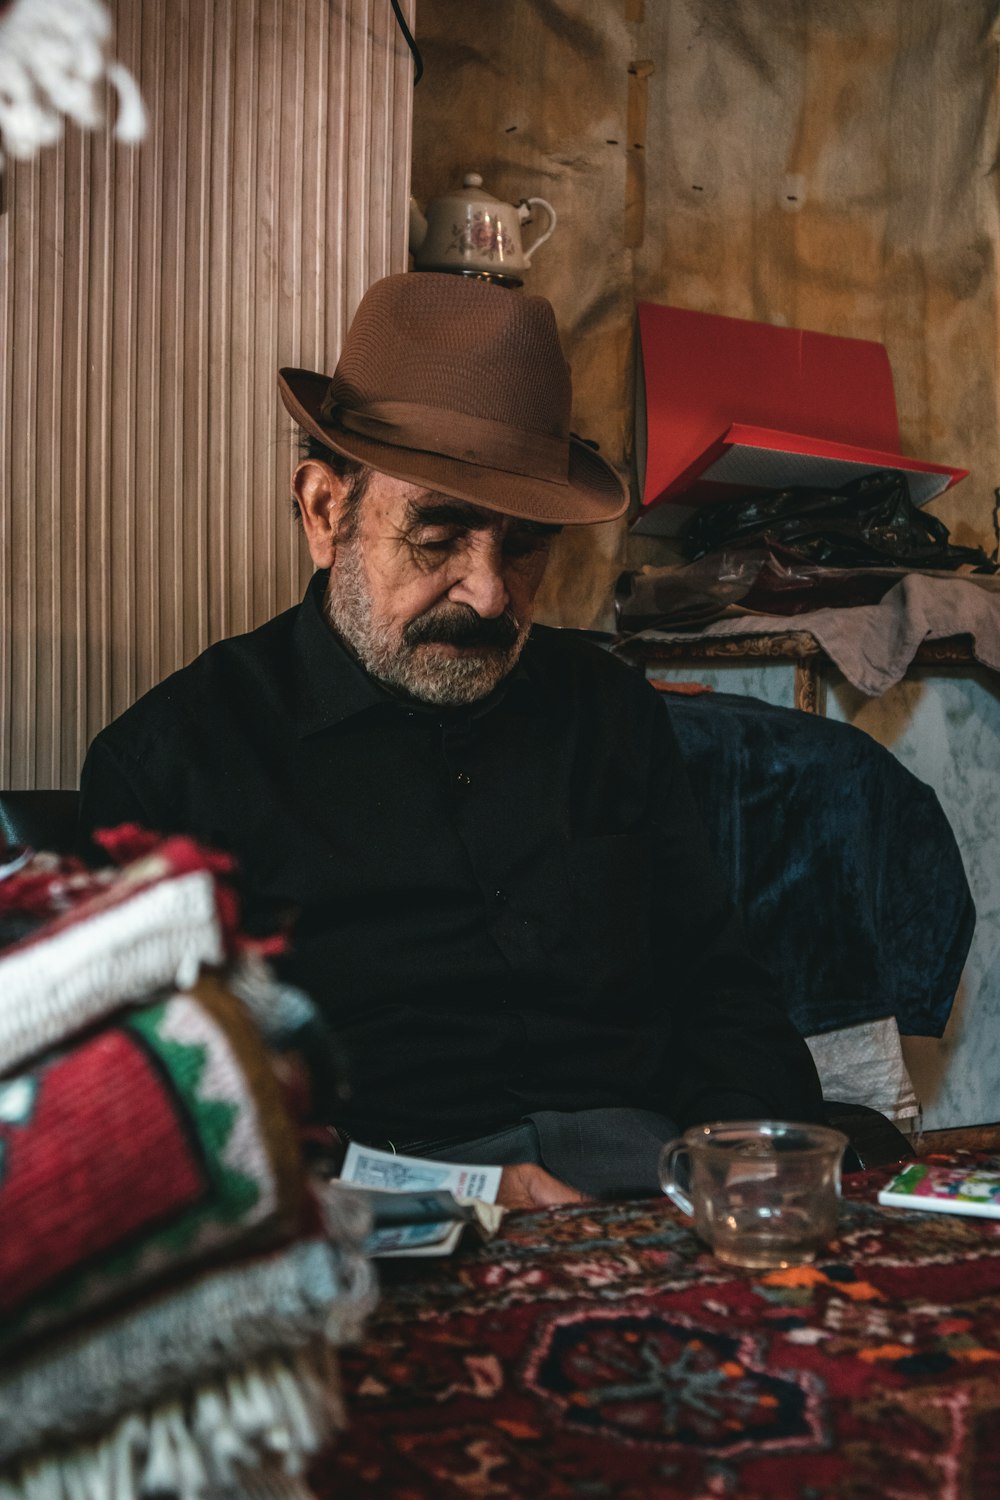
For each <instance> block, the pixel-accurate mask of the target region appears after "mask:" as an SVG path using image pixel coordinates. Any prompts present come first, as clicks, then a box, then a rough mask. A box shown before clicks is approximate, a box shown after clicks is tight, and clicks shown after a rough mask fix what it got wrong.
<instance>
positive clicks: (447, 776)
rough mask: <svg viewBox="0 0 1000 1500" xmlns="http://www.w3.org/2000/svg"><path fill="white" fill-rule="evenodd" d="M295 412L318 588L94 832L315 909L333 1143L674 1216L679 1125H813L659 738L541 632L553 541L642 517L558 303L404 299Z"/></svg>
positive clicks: (153, 734)
mask: <svg viewBox="0 0 1000 1500" xmlns="http://www.w3.org/2000/svg"><path fill="white" fill-rule="evenodd" d="M279 384H280V390H281V395H282V398H283V400H284V402H285V405H286V407H287V408H288V410H289V411H290V413H291V414H292V416H293V417H294V418H295V420H296V422H297V423H298V424H299V426H300V427H301V428H303V429H304V431H305V433H307V434H308V435H309V440H308V444H309V446H308V456H307V457H306V458H305V459H304V460H303V462H301V463H300V464H299V465H298V467H297V468H296V470H295V473H294V475H293V478H292V489H293V493H294V497H295V501H296V505H297V508H298V511H299V514H300V516H301V520H302V525H303V528H304V531H305V536H306V540H307V542H308V544H309V550H310V553H311V556H312V559H313V562H314V563H315V565H316V568H317V570H318V571H317V572H316V574H315V576H314V577H313V579H312V581H311V583H310V585H309V588H308V590H307V592H306V595H305V598H304V600H303V602H302V604H301V605H299V606H298V607H297V608H295V609H292V610H289V611H288V612H287V613H285V614H282V615H280V616H278V617H277V618H276V619H274V620H272V621H270V622H269V623H268V624H266V625H264V626H262V627H261V628H260V629H259V630H256V631H253V632H252V633H251V634H249V635H245V636H241V637H238V638H236V639H233V640H227V641H221V642H219V643H218V644H217V645H215V646H212V647H210V648H209V650H207V651H206V652H205V653H204V654H203V655H202V656H200V657H199V658H198V659H197V660H196V661H195V662H193V663H192V664H191V665H190V666H188V667H186V668H184V669H183V670H182V671H180V672H178V673H175V674H174V675H173V676H172V677H170V678H168V679H167V681H166V682H164V683H162V684H161V685H160V686H159V687H157V688H155V689H154V690H153V691H152V692H151V693H149V694H147V696H146V697H145V698H143V699H142V700H141V701H140V702H139V703H138V704H136V705H135V706H134V707H133V708H132V709H130V710H129V711H128V712H127V713H126V714H124V715H123V716H122V717H121V718H120V719H118V720H117V721H116V722H115V723H114V724H112V725H111V726H110V727H109V728H108V729H106V730H104V732H103V733H102V734H101V735H99V736H98V738H97V739H96V740H95V742H94V744H93V746H92V747H91V750H90V754H89V756H88V758H87V763H86V766H85V768H84V775H83V785H82V791H83V796H82V808H83V820H84V825H85V827H86V828H89V829H92V828H94V827H97V826H102V825H103V826H106V825H110V824H114V823H117V822H121V821H124V820H135V821H139V822H141V823H143V824H145V825H147V826H149V827H152V828H155V829H158V830H161V831H168V830H179V829H183V830H185V831H188V832H191V833H194V834H196V835H198V836H199V837H201V838H202V839H204V840H206V841H208V842H210V843H212V844H215V845H217V846H221V847H223V848H226V849H228V850H230V851H232V853H233V854H234V855H235V856H236V857H237V859H238V861H239V864H240V868H241V870H242V872H243V878H244V881H245V885H246V890H247V897H248V901H249V903H250V910H251V914H253V913H258V914H259V915H260V916H261V917H262V918H266V916H267V915H268V914H269V913H274V912H276V911H281V912H293V913H294V914H295V925H294V928H293V947H292V951H291V953H290V954H289V955H288V957H287V959H286V960H285V969H286V972H287V975H288V977H290V978H292V979H294V980H295V982H297V983H298V984H300V985H301V986H302V987H303V988H304V989H306V990H307V991H308V992H309V993H310V994H311V995H312V996H313V997H314V998H315V999H316V1000H317V1002H318V1003H319V1004H320V1006H321V1007H322V1009H323V1010H324V1012H325V1014H326V1015H327V1016H328V1018H329V1020H330V1022H331V1024H332V1025H333V1027H334V1029H335V1030H336V1032H337V1034H338V1036H339V1037H340V1039H341V1041H342V1044H343V1047H344V1049H345V1053H346V1056H347V1059H348V1063H349V1068H350V1078H351V1083H352V1089H353V1092H352V1098H351V1102H350V1104H349V1105H348V1106H347V1107H346V1109H345V1110H343V1111H342V1112H341V1116H340V1118H338V1120H337V1124H338V1125H339V1126H340V1127H341V1128H342V1129H343V1130H344V1131H345V1132H346V1133H349V1134H350V1135H351V1136H352V1137H354V1138H356V1139H359V1140H361V1141H363V1142H367V1143H375V1144H381V1145H386V1144H388V1143H391V1145H392V1146H393V1147H394V1148H395V1149H398V1150H400V1151H408V1152H413V1153H416V1154H422V1155H428V1156H438V1157H444V1158H451V1159H452V1160H462V1161H470V1160H471V1161H486V1162H497V1163H500V1164H505V1165H509V1167H510V1170H509V1171H508V1172H506V1173H505V1180H504V1195H505V1197H506V1198H507V1200H508V1201H512V1202H526V1201H556V1200H558V1199H560V1198H568V1197H573V1196H576V1194H575V1192H574V1191H571V1189H573V1190H577V1189H578V1190H583V1191H585V1192H607V1191H612V1192H613V1191H626V1190H640V1191H642V1190H645V1191H654V1190H655V1188H656V1161H657V1154H658V1150H659V1146H660V1144H661V1142H662V1141H663V1140H665V1139H667V1138H668V1137H669V1136H671V1135H672V1134H674V1133H675V1131H676V1129H677V1127H678V1125H680V1126H688V1125H690V1124H692V1123H696V1122H699V1121H704V1120H708V1119H716V1118H736V1117H743V1116H755V1117H759V1116H766V1115H771V1116H785V1117H794V1118H798V1119H816V1118H821V1117H822V1105H821V1099H820V1094H819V1086H818V1082H817V1079H816V1074H815V1071H814V1069H813V1066H812V1061H811V1058H810V1056H809V1053H808V1050H807V1048H806V1047H805V1045H804V1043H803V1042H802V1040H801V1039H800V1038H799V1036H798V1035H797V1033H796V1032H795V1031H794V1029H793V1028H792V1026H791V1024H790V1023H789V1022H788V1021H787V1019H786V1018H785V1016H784V1014H783V1012H782V1010H781V1008H780V1005H779V1004H778V1002H777V1000H776V997H775V995H774V993H773V990H772V987H771V984H770V981H769V980H768V978H767V976H766V975H765V974H764V973H763V972H762V971H761V970H759V969H758V967H757V966H756V964H755V963H754V962H753V960H752V959H751V958H750V956H749V955H748V953H747V952H746V949H745V947H744V943H743V939H742V936H741V932H740V929H739V924H738V922H737V920H736V918H735V916H734V914H733V912H732V910H731V908H730V906H729V904H728V902H727V900H726V897H725V896H724V894H723V891H722V888H721V886H720V883H719V881H718V879H717V876H716V874H715V872H714V870H713V868H712V862H711V859H710V857H709V854H708V851H707V849H706V846H705V840H704V834H703V832H702V829H701V826H700V823H699V820H698V816H697V814H696V811H695V809H694V806H693V805H692V800H691V796H690V792H689V789H688V785H687V781H686V778H685V774H684V769H683V765H682V762H681V758H680V754H679V752H678V748H677V745H676V742H675V739H674V736H673V733H672V730H671V725H670V718H669V714H668V711H667V709H666V708H665V707H664V706H663V705H662V703H661V702H660V701H659V699H658V698H657V695H656V694H655V693H654V692H653V690H652V689H651V688H650V687H649V686H648V684H647V683H645V682H644V680H643V679H642V677H641V675H640V674H638V673H637V672H636V671H635V670H634V669H632V668H631V667H628V666H625V665H624V664H622V663H621V662H619V661H617V660H616V659H614V658H612V657H611V656H609V655H608V654H607V653H605V652H602V651H601V650H599V649H598V648H597V647H595V646H593V645H591V644H589V643H588V642H586V641H585V640H583V639H581V638H580V637H579V636H578V635H576V634H574V633H572V632H561V631H558V630H552V629H546V628H544V627H540V626H535V627H533V626H532V609H533V605H534V600H535V596H536V594H537V591H538V588H539V585H540V583H541V581H542V576H543V574H544V572H545V567H546V562H547V559H548V552H549V548H550V545H551V542H552V538H553V536H554V534H555V533H556V532H557V531H558V530H559V529H560V528H561V527H562V526H571V525H580V524H585V523H590V522H598V521H608V520H612V519H614V518H615V517H616V516H619V515H621V514H622V512H623V510H624V509H625V505H626V497H625V494H624V491H623V487H622V484H621V482H620V480H619V478H618V477H617V475H616V473H615V471H614V470H613V469H612V467H611V466H610V465H609V464H608V463H606V462H605V461H604V460H603V459H602V458H601V457H599V456H598V455H597V454H596V453H595V452H594V451H593V450H592V449H591V448H590V447H589V446H588V445H587V444H585V443H583V442H581V441H580V440H578V439H577V438H576V437H574V436H572V435H571V434H570V432H569V418H570V403H571V390H570V380H569V374H568V370H567V367H566V363H565V360H564V358H563V355H562V351H561V348H560V344H559V339H558V334H557V331H556V326H555V319H554V316H553V313H552V309H551V307H550V306H549V304H548V303H547V302H545V301H543V300H542V299H541V298H537V297H530V296H528V295H526V294H524V293H521V292H512V291H509V290H506V289H503V288H499V287H495V286H491V285H488V284H484V283H481V282H477V281H474V280H466V279H464V278H460V277H455V276H445V275H429V274H408V275H402V276H391V277H388V278H386V279H385V280H383V281H380V282H378V283H376V285H375V286H373V287H372V288H371V290H370V291H369V292H368V294H367V295H366V297H365V298H364V300H363V302H362V304H361V306H360V307H359V309H358V312H357V315H356V317H355V320H354V322H353V324H352V327H351V329H350V332H349V334H348V336H347V339H346V342H345V345H344V349H343V352H342V354H341V357H340V361H339V363H338V365H337V369H336V372H335V374H334V376H333V378H332V379H330V378H329V377H327V376H322V375H318V374H312V373H309V372H306V371H302V370H284V371H282V372H281V375H280V377H279ZM560 1183H568V1184H570V1185H571V1189H567V1188H565V1187H561V1186H560Z"/></svg>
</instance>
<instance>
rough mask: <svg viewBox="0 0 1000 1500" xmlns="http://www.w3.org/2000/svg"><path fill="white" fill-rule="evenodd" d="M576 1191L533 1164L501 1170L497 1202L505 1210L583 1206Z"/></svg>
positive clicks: (527, 1163)
mask: <svg viewBox="0 0 1000 1500" xmlns="http://www.w3.org/2000/svg"><path fill="white" fill-rule="evenodd" d="M585 1201H586V1200H585V1199H584V1196H583V1194H582V1193H578V1192H577V1190H576V1188H574V1187H569V1186H568V1185H567V1184H566V1183H565V1182H560V1181H559V1179H558V1177H553V1176H552V1174H551V1172H546V1170H545V1168H544V1167H539V1166H536V1165H535V1164H534V1162H519V1163H518V1165H517V1166H515V1167H504V1169H503V1175H502V1176H501V1178H500V1191H499V1192H498V1193H497V1202H498V1203H501V1204H503V1206H504V1208H551V1207H553V1205H554V1204H557V1203H583V1202H585Z"/></svg>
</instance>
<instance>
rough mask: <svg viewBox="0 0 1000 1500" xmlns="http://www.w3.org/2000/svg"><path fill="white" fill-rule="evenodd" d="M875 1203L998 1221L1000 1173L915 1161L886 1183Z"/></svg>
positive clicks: (978, 1168)
mask: <svg viewBox="0 0 1000 1500" xmlns="http://www.w3.org/2000/svg"><path fill="white" fill-rule="evenodd" d="M878 1201H879V1202H880V1203H885V1204H888V1205H889V1206H890V1207H893V1208H917V1209H919V1210H920V1211H921V1212H922V1213H928V1212H931V1211H937V1212H940V1213H946V1214H977V1215H979V1217H981V1218H986V1219H1000V1170H998V1169H996V1168H984V1167H944V1166H935V1165H934V1163H933V1162H922V1161H915V1162H912V1163H911V1164H910V1165H909V1166H908V1167H907V1168H906V1169H905V1170H904V1171H902V1172H900V1173H899V1174H898V1175H897V1176H896V1177H894V1178H893V1179H892V1181H891V1182H889V1183H887V1184H886V1186H885V1187H884V1188H883V1189H882V1190H881V1192H880V1193H879V1195H878Z"/></svg>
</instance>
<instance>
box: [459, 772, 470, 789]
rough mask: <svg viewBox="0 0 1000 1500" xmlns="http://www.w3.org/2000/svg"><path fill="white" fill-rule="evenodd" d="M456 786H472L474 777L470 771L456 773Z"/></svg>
mask: <svg viewBox="0 0 1000 1500" xmlns="http://www.w3.org/2000/svg"><path fill="white" fill-rule="evenodd" d="M455 785H456V786H461V787H467V786H471V785H472V777H471V776H470V775H469V773H468V771H457V772H456V773H455Z"/></svg>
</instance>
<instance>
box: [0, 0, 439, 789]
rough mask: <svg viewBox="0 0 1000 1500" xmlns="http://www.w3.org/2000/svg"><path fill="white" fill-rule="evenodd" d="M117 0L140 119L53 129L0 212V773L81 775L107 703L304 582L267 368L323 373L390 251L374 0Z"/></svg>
mask: <svg viewBox="0 0 1000 1500" xmlns="http://www.w3.org/2000/svg"><path fill="white" fill-rule="evenodd" d="M112 8H113V10H114V11H115V16H116V37H115V52H116V54H117V56H118V57H119V58H120V59H121V60H122V61H123V62H124V63H125V64H126V66H127V67H129V68H130V69H131V70H132V71H133V73H134V74H135V76H136V77H137V79H138V81H139V84H140V87H141V90H142V93H143V97H144V99H145V101H146V104H147V108H148V110H149V115H150V130H149V134H148V136H147V139H146V140H145V142H144V143H143V144H142V145H141V146H140V147H139V148H136V149H132V148H127V147H122V146H118V145H116V144H115V143H114V142H113V140H112V138H111V136H110V134H109V132H107V131H101V132H97V133H94V134H84V133H80V132H78V131H71V132H69V133H68V135H67V138H66V140H65V142H64V143H63V144H62V145H60V146H59V147H56V148H49V149H48V150H46V151H43V152H42V153H41V154H40V155H39V157H38V158H37V160H36V161H34V162H32V163H30V164H15V165H13V166H12V168H11V170H10V171H9V174H8V179H7V184H6V211H5V212H4V213H3V214H2V215H0V787H32V786H39V787H44V786H73V785H75V783H76V779H77V775H78V771H79V765H80V762H81V759H82V756H83V753H84V750H85V748H86V745H87V743H88V742H89V740H90V738H91V737H92V736H93V735H94V734H95V733H96V731H97V730H98V729H99V728H100V727H101V726H102V725H103V724H104V723H106V722H107V721H108V720H109V719H111V718H112V717H114V716H115V715H116V714H118V713H120V712H121V711H122V710H123V709H124V708H126V707H127V706H128V704H130V703H131V702H132V701H133V700H134V699H135V698H136V697H137V696H138V695H139V694H140V693H142V692H144V691H145V690H146V689H147V688H148V687H149V686H151V685H152V684H153V683H154V682H156V681H158V680H159V679H160V678H161V677H163V676H165V675H166V674H167V673H168V672H170V671H172V670H173V669H174V668H176V667H178V666H180V665H182V664H183V663H184V662H186V661H188V660H190V659H191V657H193V656H194V655H195V654H196V653H197V652H198V651H200V650H201V649H202V648H203V647H205V646H206V645H207V644H209V642H211V641H213V640H215V639H218V638H219V637H220V636H224V635H230V634H233V633H235V632H238V631H242V630H247V629H250V628H252V627H253V626H255V625H257V624H259V623H260V622H261V621H263V620H265V619H267V618H268V617H269V616H270V615H272V614H274V613H276V612H277V611H278V610H280V609H283V608H285V607H286V606H288V605H289V604H291V603H293V602H294V601H295V600H296V599H297V598H298V597H299V595H300V593H301V590H302V588H303V586H304V583H305V580H306V578H307V576H308V573H309V563H308V557H307V554H306V552H305V548H304V545H303V544H302V542H301V540H300V538H299V536H298V534H297V532H296V530H295V529H294V528H293V526H292V524H291V521H290V509H289V504H288V500H287V496H288V476H289V472H290V468H291V464H292V461H293V435H292V428H291V423H290V422H289V421H288V419H287V418H286V417H285V415H284V410H283V408H282V407H281V406H280V403H279V401H278V398H277V394H276V390H275V382H274V374H275V370H276V368H277V367H278V366H279V365H282V364H301V365H305V366H307V367H310V368H316V369H318V368H330V367H331V366H332V363H333V361H334V360H335V358H336V352H337V350H338V348H339V346H340V342H341V337H342V333H343V331H344V329H345V327H346V324H347V322H348V320H349V318H350V316H351V314H352V313H353V310H354V308H355V306H356V304H357V302H358V300H359V298H360V296H361V294H362V292H363V291H364V289H365V287H366V286H367V285H368V284H369V283H370V282H371V281H373V280H375V279H376V278H377V277H378V276H381V275H384V274H385V273H386V272H388V271H392V270H401V269H403V268H404V267H405V264H406V218H407V213H406V209H407V200H408V194H409V159H410V121H411V95H412V87H411V78H412V71H411V64H410V59H409V54H408V52H407V51H406V48H405V46H404V45H403V43H402V41H401V40H400V38H399V34H398V31H397V29H396V26H395V22H394V19H393V16H392V11H391V8H390V5H389V0H214V3H211V4H207V3H205V0H169V3H166V4H164V3H162V0H117V3H116V4H114V5H113V7H112ZM412 8H413V0H409V13H410V14H411V15H412Z"/></svg>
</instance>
